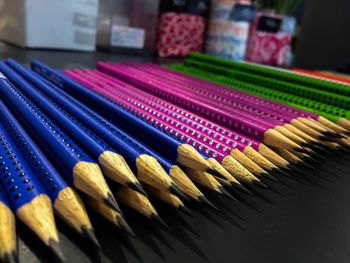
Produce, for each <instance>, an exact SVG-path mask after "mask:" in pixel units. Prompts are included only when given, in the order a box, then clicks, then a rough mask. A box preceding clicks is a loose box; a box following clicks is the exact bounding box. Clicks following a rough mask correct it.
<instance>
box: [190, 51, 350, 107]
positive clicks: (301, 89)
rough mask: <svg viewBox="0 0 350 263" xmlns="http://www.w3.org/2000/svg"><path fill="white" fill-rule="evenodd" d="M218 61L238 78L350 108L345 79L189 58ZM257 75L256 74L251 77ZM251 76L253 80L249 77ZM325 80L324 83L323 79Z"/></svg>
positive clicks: (218, 59)
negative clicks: (340, 81) (332, 80)
mask: <svg viewBox="0 0 350 263" xmlns="http://www.w3.org/2000/svg"><path fill="white" fill-rule="evenodd" d="M187 61H189V63H192V62H193V61H199V62H201V63H202V62H204V63H207V64H215V65H218V66H219V67H221V68H226V69H227V70H225V72H226V73H229V72H230V73H229V74H230V76H233V77H235V78H237V79H240V80H243V81H249V82H251V83H255V84H258V85H263V86H265V85H267V86H269V87H271V88H273V89H275V90H279V91H283V92H287V93H290V94H294V95H298V96H301V97H305V98H310V99H313V100H317V101H320V102H323V103H327V104H330V105H333V106H337V107H341V108H344V109H349V106H350V98H348V97H346V96H349V95H350V91H349V86H348V85H344V84H341V83H332V82H327V81H317V80H315V79H312V78H310V77H306V76H302V75H300V74H297V73H295V72H293V71H290V70H284V69H277V68H273V67H269V66H265V65H258V64H254V63H247V62H244V63H242V62H238V63H237V62H234V63H232V62H229V61H228V60H225V59H220V58H216V57H213V56H208V55H202V54H195V53H194V54H191V55H190V56H189V57H188V58H187V60H186V63H187ZM251 76H254V78H253V79H252V78H250V77H251ZM248 79H249V80H248ZM320 82H321V83H320Z"/></svg>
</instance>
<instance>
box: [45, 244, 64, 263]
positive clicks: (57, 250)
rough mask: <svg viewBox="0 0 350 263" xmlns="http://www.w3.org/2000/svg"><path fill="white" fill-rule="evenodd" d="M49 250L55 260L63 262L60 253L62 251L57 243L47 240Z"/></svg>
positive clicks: (62, 256)
mask: <svg viewBox="0 0 350 263" xmlns="http://www.w3.org/2000/svg"><path fill="white" fill-rule="evenodd" d="M49 248H50V249H51V251H52V252H53V253H54V254H55V256H56V257H57V259H58V260H59V261H60V262H65V261H66V260H65V258H64V255H63V253H62V250H61V248H60V246H59V244H58V242H57V241H55V240H53V239H50V240H49Z"/></svg>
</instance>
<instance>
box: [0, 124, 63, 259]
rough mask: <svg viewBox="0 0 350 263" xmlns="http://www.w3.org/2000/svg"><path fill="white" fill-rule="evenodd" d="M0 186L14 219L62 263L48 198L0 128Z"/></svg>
mask: <svg viewBox="0 0 350 263" xmlns="http://www.w3.org/2000/svg"><path fill="white" fill-rule="evenodd" d="M0 141H1V146H0V159H1V163H0V169H1V182H2V185H3V187H4V189H5V191H6V194H7V196H8V197H9V200H10V202H11V205H12V207H13V209H14V211H15V213H16V215H17V216H18V218H19V219H20V220H21V221H22V222H23V223H25V224H26V225H27V226H28V227H29V228H30V229H31V230H32V231H33V232H34V233H35V234H36V235H37V236H38V237H39V238H40V239H41V240H42V241H43V242H44V243H45V244H46V245H47V246H49V247H50V248H51V250H52V251H53V252H54V253H55V254H56V256H57V257H58V258H59V259H61V261H63V254H62V252H61V250H60V248H59V239H58V234H57V229H56V224H55V219H54V216H53V210H52V205H51V201H50V198H49V197H48V196H47V194H46V192H45V190H44V188H43V187H42V186H41V184H40V182H39V181H38V180H37V178H36V176H35V174H34V173H33V171H32V170H31V169H30V167H29V165H28V164H27V162H26V161H25V158H24V157H23V156H22V154H21V152H20V151H19V150H18V148H17V147H16V145H15V143H14V142H13V141H12V139H11V137H10V136H9V134H8V133H7V131H6V129H5V128H4V126H3V125H2V124H0Z"/></svg>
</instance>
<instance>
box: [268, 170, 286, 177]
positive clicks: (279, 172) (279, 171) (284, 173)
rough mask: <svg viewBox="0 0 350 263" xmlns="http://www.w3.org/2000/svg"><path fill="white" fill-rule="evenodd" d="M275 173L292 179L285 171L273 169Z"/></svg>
mask: <svg viewBox="0 0 350 263" xmlns="http://www.w3.org/2000/svg"><path fill="white" fill-rule="evenodd" d="M272 171H273V172H275V173H276V174H281V175H284V176H287V177H291V175H289V174H288V173H287V172H285V171H283V169H273V170H272Z"/></svg>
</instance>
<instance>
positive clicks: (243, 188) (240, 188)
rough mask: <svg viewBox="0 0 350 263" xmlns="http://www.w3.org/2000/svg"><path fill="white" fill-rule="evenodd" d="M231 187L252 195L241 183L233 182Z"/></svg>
mask: <svg viewBox="0 0 350 263" xmlns="http://www.w3.org/2000/svg"><path fill="white" fill-rule="evenodd" d="M233 187H234V188H236V189H237V190H239V191H241V192H242V193H245V194H247V195H250V196H254V194H253V193H252V192H251V191H249V190H248V189H247V188H246V187H244V186H243V185H241V184H234V185H233Z"/></svg>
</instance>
